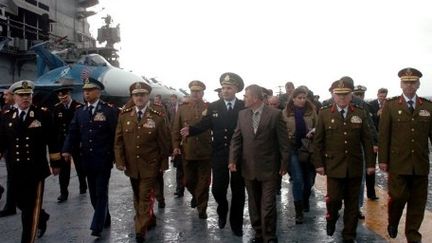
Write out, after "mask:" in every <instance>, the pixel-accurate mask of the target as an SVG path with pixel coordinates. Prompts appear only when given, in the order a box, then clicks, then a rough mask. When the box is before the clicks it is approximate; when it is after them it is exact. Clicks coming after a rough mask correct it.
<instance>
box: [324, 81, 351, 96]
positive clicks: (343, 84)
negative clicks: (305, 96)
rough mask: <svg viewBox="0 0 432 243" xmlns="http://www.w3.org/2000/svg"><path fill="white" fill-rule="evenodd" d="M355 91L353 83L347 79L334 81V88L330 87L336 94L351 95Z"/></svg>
mask: <svg viewBox="0 0 432 243" xmlns="http://www.w3.org/2000/svg"><path fill="white" fill-rule="evenodd" d="M351 80H352V79H351ZM353 89H354V85H353V83H352V82H350V80H347V79H340V80H337V81H334V82H333V84H332V86H331V87H330V90H331V91H332V92H333V93H334V94H349V93H351V92H352V91H353Z"/></svg>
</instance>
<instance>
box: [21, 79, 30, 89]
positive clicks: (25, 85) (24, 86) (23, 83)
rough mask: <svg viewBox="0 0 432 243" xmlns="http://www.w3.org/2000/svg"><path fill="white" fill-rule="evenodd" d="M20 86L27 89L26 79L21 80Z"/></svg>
mask: <svg viewBox="0 0 432 243" xmlns="http://www.w3.org/2000/svg"><path fill="white" fill-rule="evenodd" d="M22 87H23V88H24V89H28V87H29V86H28V83H27V81H23V82H22Z"/></svg>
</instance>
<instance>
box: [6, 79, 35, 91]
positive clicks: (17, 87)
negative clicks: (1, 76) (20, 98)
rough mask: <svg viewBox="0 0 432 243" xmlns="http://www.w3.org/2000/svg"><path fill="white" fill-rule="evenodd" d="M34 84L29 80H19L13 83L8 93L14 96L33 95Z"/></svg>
mask: <svg viewBox="0 0 432 243" xmlns="http://www.w3.org/2000/svg"><path fill="white" fill-rule="evenodd" d="M33 88H34V83H33V82H32V81H30V80H21V81H18V82H15V83H13V84H12V85H11V86H10V87H9V91H10V92H12V93H14V94H18V95H19V94H33Z"/></svg>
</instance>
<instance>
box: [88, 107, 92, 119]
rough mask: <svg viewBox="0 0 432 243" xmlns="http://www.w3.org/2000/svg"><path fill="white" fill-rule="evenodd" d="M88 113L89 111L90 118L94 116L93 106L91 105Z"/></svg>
mask: <svg viewBox="0 0 432 243" xmlns="http://www.w3.org/2000/svg"><path fill="white" fill-rule="evenodd" d="M88 111H89V115H90V117H92V116H93V106H92V105H89V107H88Z"/></svg>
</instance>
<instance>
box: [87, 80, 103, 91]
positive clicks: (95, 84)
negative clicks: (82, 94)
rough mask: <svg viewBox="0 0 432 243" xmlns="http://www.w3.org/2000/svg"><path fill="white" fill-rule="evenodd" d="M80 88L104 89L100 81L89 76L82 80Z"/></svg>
mask: <svg viewBox="0 0 432 243" xmlns="http://www.w3.org/2000/svg"><path fill="white" fill-rule="evenodd" d="M82 88H83V89H100V90H104V89H105V86H104V85H103V84H102V83H101V82H99V81H97V80H96V79H94V78H91V77H89V78H86V79H85V80H84V86H83V87H82Z"/></svg>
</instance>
